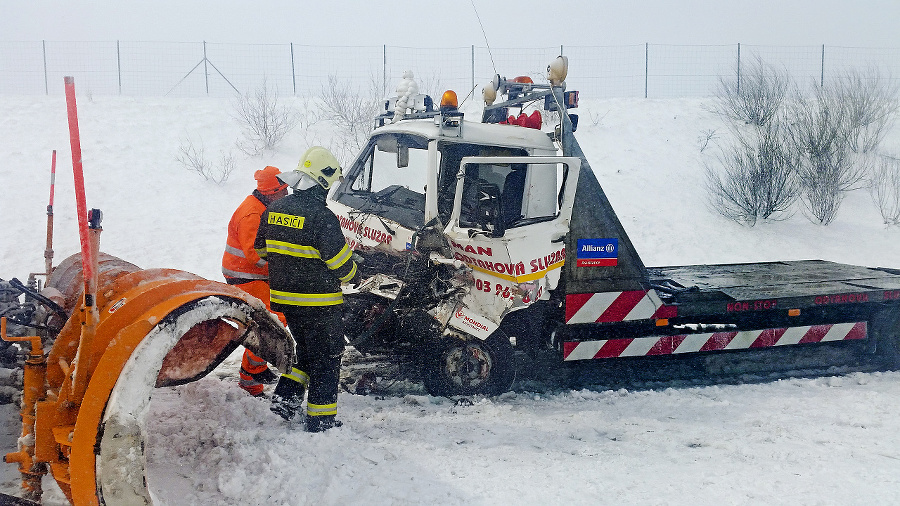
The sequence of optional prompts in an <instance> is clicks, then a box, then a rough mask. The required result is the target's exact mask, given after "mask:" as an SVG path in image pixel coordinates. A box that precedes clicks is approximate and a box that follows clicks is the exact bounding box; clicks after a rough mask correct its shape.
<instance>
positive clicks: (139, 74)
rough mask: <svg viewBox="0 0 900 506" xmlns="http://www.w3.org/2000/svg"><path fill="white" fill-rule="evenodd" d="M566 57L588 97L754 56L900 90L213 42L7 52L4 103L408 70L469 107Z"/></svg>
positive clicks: (864, 56) (817, 63)
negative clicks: (756, 69) (747, 65)
mask: <svg viewBox="0 0 900 506" xmlns="http://www.w3.org/2000/svg"><path fill="white" fill-rule="evenodd" d="M559 54H564V55H566V56H568V57H569V61H570V65H569V78H568V79H567V84H568V87H569V89H576V90H579V91H581V93H582V94H583V96H585V97H591V98H611V97H648V98H675V97H693V96H709V95H712V94H714V92H715V89H716V86H717V84H718V80H719V77H720V76H730V75H734V73H735V72H736V70H737V69H738V68H739V66H740V65H741V62H742V61H743V62H749V61H750V58H752V57H754V56H759V57H760V58H762V60H764V61H765V62H767V63H770V64H774V65H776V66H778V67H782V68H784V69H785V70H786V71H787V72H788V74H790V75H791V77H792V78H793V79H794V80H795V82H797V83H800V84H802V85H813V84H821V83H823V82H824V81H825V80H827V79H829V77H830V76H832V75H835V74H836V73H838V72H841V71H844V70H846V69H848V68H857V69H869V68H877V69H878V70H879V72H880V73H881V75H882V77H885V78H887V79H888V80H889V81H890V82H892V83H895V84H896V83H900V48H859V47H838V46H824V45H823V46H753V45H742V44H733V45H691V46H686V45H665V44H638V45H624V46H565V47H563V46H554V47H543V48H540V47H538V48H487V47H479V46H474V45H473V46H467V47H466V46H463V47H449V48H416V47H398V46H308V45H299V44H223V43H211V42H132V41H111V42H110V41H106V42H51V41H36V42H2V41H0V95H36V94H46V95H51V94H52V95H56V94H62V93H63V79H62V78H63V76H67V75H71V76H74V77H75V80H76V82H77V83H78V87H79V89H80V90H82V91H81V92H82V93H90V94H93V95H125V96H175V97H202V96H213V97H222V96H230V95H233V94H236V93H247V92H249V91H251V90H253V89H256V88H257V87H259V86H260V85H261V84H262V83H263V82H265V83H266V84H267V85H268V86H271V87H273V88H275V89H277V91H278V92H279V93H280V94H283V95H294V96H319V95H320V94H321V91H322V87H323V86H327V84H328V79H329V77H333V78H337V79H338V80H340V81H342V82H349V83H352V86H354V87H356V88H358V90H359V91H360V92H367V93H368V92H373V91H374V92H378V93H384V92H386V91H390V90H392V89H393V87H394V86H395V85H396V83H398V82H399V80H400V79H401V77H402V74H403V72H404V71H405V70H412V71H413V72H414V73H415V75H416V79H417V81H418V82H419V86H420V89H421V90H422V91H424V92H427V93H431V94H433V95H434V94H440V92H442V91H443V90H445V89H454V90H456V91H457V94H458V95H459V96H460V99H461V100H462V99H463V97H465V96H467V95H469V94H474V93H480V91H479V89H480V86H482V85H484V84H486V83H488V82H490V80H491V78H492V77H493V76H494V74H497V73H499V74H501V75H503V76H505V77H514V76H517V75H529V76H531V77H532V78H535V81H536V82H539V81H538V80H541V81H542V80H543V79H544V69H545V68H546V65H547V64H548V63H549V62H550V61H551V60H552V59H553V58H555V57H556V56H557V55H559Z"/></svg>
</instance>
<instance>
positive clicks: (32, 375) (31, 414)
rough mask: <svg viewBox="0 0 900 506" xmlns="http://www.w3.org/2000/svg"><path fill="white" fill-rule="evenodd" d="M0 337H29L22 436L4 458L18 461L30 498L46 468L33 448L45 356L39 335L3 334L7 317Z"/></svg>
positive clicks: (0, 322) (35, 496)
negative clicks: (15, 446) (35, 456)
mask: <svg viewBox="0 0 900 506" xmlns="http://www.w3.org/2000/svg"><path fill="white" fill-rule="evenodd" d="M0 339H3V340H4V341H28V342H29V343H30V344H31V352H30V353H29V355H28V359H27V360H25V373H24V377H23V389H22V410H21V412H20V413H21V416H22V437H21V438H19V441H20V443H19V450H18V451H16V452H11V453H7V454H6V455H5V456H4V457H3V460H4V462H8V463H17V464H19V472H20V473H21V474H22V488H23V489H24V490H25V492H26V495H27V496H28V498H29V499H40V497H41V494H42V489H41V478H42V477H43V476H44V475H45V474H47V468H46V466H44V465H43V464H41V463H38V462H35V461H34V448H35V439H34V434H35V429H34V422H35V408H36V406H37V403H38V402H39V401H42V400H44V398H46V396H47V391H46V386H45V384H44V380H45V378H46V375H47V360H46V358H44V350H43V348H42V347H41V337H40V336H24V337H11V336H7V335H6V317H3V318H0Z"/></svg>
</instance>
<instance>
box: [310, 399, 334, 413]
mask: <svg viewBox="0 0 900 506" xmlns="http://www.w3.org/2000/svg"><path fill="white" fill-rule="evenodd" d="M306 414H307V415H308V416H327V415H336V414H337V403H336V402H335V403H333V404H313V403H311V402H309V401H307V403H306Z"/></svg>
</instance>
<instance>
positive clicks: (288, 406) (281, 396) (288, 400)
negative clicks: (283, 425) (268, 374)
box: [269, 376, 306, 420]
mask: <svg viewBox="0 0 900 506" xmlns="http://www.w3.org/2000/svg"><path fill="white" fill-rule="evenodd" d="M305 392H306V389H305V388H303V385H301V384H300V383H299V382H298V381H296V380H294V379H292V378H289V377H287V376H282V377H281V378H280V379H279V380H278V384H277V385H275V392H274V393H273V394H272V405H271V406H270V407H269V409H270V410H271V411H272V412H273V413H275V414H276V415H278V416H280V417H281V418H284V419H285V420H291V419H292V418H294V417H295V416H296V415H298V414H300V413H301V409H302V408H303V394H304V393H305Z"/></svg>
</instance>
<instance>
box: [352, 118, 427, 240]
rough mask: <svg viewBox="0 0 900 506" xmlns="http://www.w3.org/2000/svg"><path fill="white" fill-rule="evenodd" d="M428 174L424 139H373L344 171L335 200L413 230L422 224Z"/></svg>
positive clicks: (400, 136)
mask: <svg viewBox="0 0 900 506" xmlns="http://www.w3.org/2000/svg"><path fill="white" fill-rule="evenodd" d="M427 174H428V139H427V138H425V137H420V136H416V135H410V134H402V133H384V134H380V135H375V136H373V137H372V138H371V139H370V140H369V143H368V144H367V145H366V147H365V149H364V150H363V151H362V153H360V155H359V157H357V159H356V161H355V162H354V163H353V165H352V166H351V167H350V170H348V171H347V173H346V175H345V180H344V182H343V183H341V185H340V186H339V187H338V190H337V191H336V192H335V195H334V199H335V200H337V201H338V202H341V203H343V204H345V205H347V206H350V207H352V208H354V209H357V210H359V211H363V212H366V213H370V214H374V215H377V216H381V217H384V218H388V219H390V220H393V221H395V222H397V223H399V224H401V225H403V226H404V227H408V228H411V229H415V228H418V227H420V226H422V224H423V223H424V221H425V184H426V181H427Z"/></svg>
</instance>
